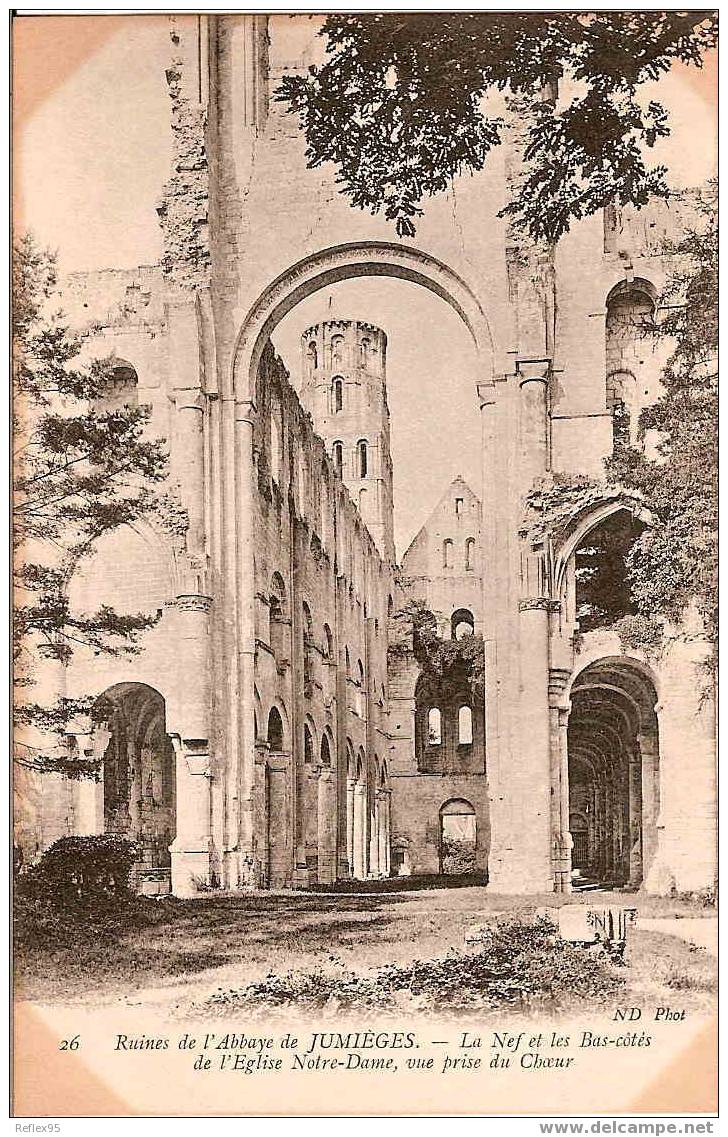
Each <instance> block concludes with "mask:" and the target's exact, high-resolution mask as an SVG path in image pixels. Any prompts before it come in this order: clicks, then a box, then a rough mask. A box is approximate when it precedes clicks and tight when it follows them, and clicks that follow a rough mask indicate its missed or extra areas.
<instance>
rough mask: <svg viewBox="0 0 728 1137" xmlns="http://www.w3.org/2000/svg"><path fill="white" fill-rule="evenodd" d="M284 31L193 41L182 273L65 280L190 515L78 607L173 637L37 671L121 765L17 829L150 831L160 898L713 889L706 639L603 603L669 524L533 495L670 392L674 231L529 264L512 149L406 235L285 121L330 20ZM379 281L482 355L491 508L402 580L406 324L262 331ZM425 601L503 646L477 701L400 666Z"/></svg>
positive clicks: (116, 539) (113, 393) (433, 522)
mask: <svg viewBox="0 0 728 1137" xmlns="http://www.w3.org/2000/svg"><path fill="white" fill-rule="evenodd" d="M294 22H295V23H296V29H295V34H291V33H290V30H287V31H286V34H285V35H284V34H283V33H282V28H283V19H282V18H269V17H266V16H263V15H250V14H248V15H209V16H201V17H196V18H194V19H192V18H190V19H181V20H178V21H176V22H175V21H172V22H171V24H170V28H171V32H170V63H169V67H168V70H167V72H166V82H167V85H168V90H169V96H170V111H171V115H170V130H171V131H172V134H173V138H174V147H175V163H174V169H173V171H172V173H171V176H170V180H169V181H168V183H167V184H166V186H165V187H164V188H163V190H162V187H160V191H161V192H162V198H161V203H160V207H159V215H160V223H161V225H162V230H163V233H164V242H165V244H164V256H163V258H162V262H161V263H160V264H159V265H156V266H147V267H142V268H139V269H138V270H127V269H123V270H121V269H119V270H115V269H114V268H113V267H112V268H109V269H108V271H101V272H97V273H89V274H77V275H75V276H71V277H70V278H69V279H68V280H67V281H66V282H65V283H64V286H63V290H62V303H63V306H64V309H65V311H66V312H67V313H68V315H69V318H70V319H71V320H72V321H73V323H74V326H75V327H77V328H79V329H81V330H85V332H86V333H87V342H86V346H85V351H86V352H87V353H88V356H89V357H104V356H108V355H113V356H114V357H115V358H116V359H118V366H117V367H116V370H115V380H114V383H113V384H112V385H110V387H109V390H108V393H107V395H106V397H105V405H106V406H107V407H113V406H114V405H122V404H124V403H125V402H131V403H132V404H134V405H137V404H138V405H142V404H149V405H151V407H152V411H153V413H152V419H151V429H152V430H153V431H154V432H156V433H157V434H158V435H159V436H161V437H164V438H165V439H167V440H168V443H169V447H170V464H171V465H170V486H171V488H172V489H173V490H174V493H175V494H176V495H177V496H178V499H179V502H180V506H181V509H182V511H183V512H184V523H180V525H179V526H178V527H177V529H176V530H174V528H173V527H167V528H166V529H163V528H161V527H158V526H156V525H153V524H151V523H150V524H149V525H137V526H135V527H134V529H133V530H132V529H126V530H120V531H117V532H116V533H114V534H113V535H110V536H108V537H106V538H104V539H102V540H101V541H100V542H99V547H98V549H97V552H96V555H95V556H94V557H93V558H91V559H90V560H89V561H88V562H86V563H85V564H84V566H83V568H82V570H81V571H80V572H79V574H78V576H77V577H76V578H74V579H73V580H72V581H71V583H70V586H69V589H70V591H69V596H70V600H71V602H72V604H77V605H79V606H81V607H83V608H84V609H85V610H88V611H93V610H94V608H95V607H98V605H99V603H102V602H103V603H108V604H111V605H113V606H114V607H116V608H118V609H119V610H120V611H131V612H136V611H145V612H150V613H156V614H158V615H159V620H158V622H157V624H156V625H155V627H154V628H153V629H152V630H151V631H150V632H149V633H148V634H147V635H146V636H145V638H144V641H143V647H142V651H141V652H140V654H138V655H132V656H128V657H124V656H119V657H113V656H94V655H93V654H92V653H91V652H85V651H84V649H83V648H79V650H78V651H76V652H75V653H74V655H73V658H72V660H71V661H70V662H69V663H68V664H65V663H64V662H62V661H61V660H58V659H54V658H50V657H49V658H47V659H46V660H45V662H44V675H43V683H44V684H45V687H46V690H51V691H54V692H56V693H58V694H63V693H67V694H69V695H71V696H74V697H75V696H78V695H81V694H91V695H93V696H95V697H97V698H98V699H99V700H100V701H101V705H103V707H104V708H105V712H104V716H103V718H102V720H99V719H98V718H97V719H96V720H94V721H92V720H91V719H89V722H88V723H87V724H85V725H84V724H81V726H79V729H78V732H77V733H75V734H69V735H68V736H67V745H68V747H69V748H70V749H71V751H72V752H77V753H78V754H82V755H89V756H96V757H98V758H101V759H102V760H103V761H102V777H101V778H100V779H99V780H98V781H95V780H93V779H81V780H78V781H72V780H68V779H66V778H65V777H64V776H63V775H61V774H44V775H42V776H35V775H33V774H31V773H26V774H24V775H23V777H22V778H19V779H18V781H19V783H20V784H19V785H18V793H19V795H20V797H21V799H22V801H21V807H20V808H19V811H18V838H17V839H18V841H19V842H20V844H21V845H22V846H23V848H24V850H25V854H26V857H27V858H28V859H32V858H33V857H34V856H36V855H37V853H38V852H39V851H40V850H42V849H44V848H47V847H48V846H49V845H50V844H51V843H52V842H53V841H54V840H56V839H57V838H58V837H60V836H63V835H65V834H69V833H75V834H94V833H102V832H107V831H108V832H116V833H119V834H123V835H126V836H129V837H132V838H133V839H134V840H135V841H136V842H137V845H138V848H139V861H138V863H137V865H136V868H135V874H134V878H135V883H136V887H137V888H138V889H139V890H140V891H142V892H144V893H146V894H149V895H153V894H162V893H165V892H170V891H171V892H172V893H174V894H175V895H178V896H193V895H196V894H197V893H198V892H200V891H201V890H205V889H210V888H222V889H227V890H238V889H250V888H253V889H262V888H272V889H280V888H307V887H310V886H315V885H330V884H333V883H334V882H336V881H341V880H348V879H353V880H365V879H368V878H377V877H388V876H396V875H401V874H437V873H441V872H447V871H450V869H449V865H448V863H446V862H447V859H448V856H449V855H450V848H451V846H452V847H468V848H470V850H471V854H470V861H469V862H468V864H469V868H472V869H473V870H474V871H475V872H476V873H478V874H479V876H480V879H482V880H483V881H485V880H486V879H487V887H488V889H489V890H491V891H493V892H501V893H509V894H519V893H520V894H523V893H545V892H554V891H556V892H568V891H569V890H570V889H571V887H572V874H573V872H574V870H578V871H580V872H581V873H582V874H583V875H585V876H588V877H590V878H592V879H594V880H596V881H601V882H604V883H610V884H617V885H630V886H632V887H635V888H637V887H644V888H646V889H647V890H649V891H650V892H656V893H666V892H669V891H670V890H678V891H689V890H698V889H703V888H706V887H710V886H712V884H713V882H714V879H715V876H716V833H715V830H716V772H715V736H714V713H713V708H712V706H711V704H710V701H709V700H705V699H703V698H701V695H700V692H699V684H698V683H697V681H696V674H697V670H696V669H698V668H699V667H700V664H701V661H702V660H704V658H705V656H706V653H707V646H706V643H705V640H704V638H703V637H702V636H701V634H700V627H699V626H698V624H697V623H696V617H695V615H694V613H692V612H687V613H686V615H685V621H686V622H687V623H688V624H690V621H693V623H695V628H694V633H695V634H693V635H692V636H690V637H681V638H676V639H675V640H674V642H672V643H671V644H670V645H668V646H667V648H666V649H665V650H664V651H663V653H662V654H661V656H660V657H659V658H657V659H656V658H648V657H647V656H646V655H645V654H644V652H643V651H641V650H638V649H634V648H630V647H629V646H627V645H625V644H623V643H622V642H621V641H620V639H619V637H618V636H617V634H616V633H615V632H614V631H613V630H611V629H610V628H609V627H607V626H603V625H602V624H600V622H599V621H598V620H597V619H594V618H593V613H590V612H589V611H588V610H587V609H586V608H585V606H584V604H583V602H582V597H581V595H580V587H581V585H580V580H581V579H582V577H581V575H580V569H581V567H582V566H583V565H584V563H585V558H587V559H588V557H589V555H590V550H591V549H593V548H594V547H599V540H598V537H599V534H600V533H604V532H605V531H607V530H608V531H609V534H610V540H611V542H612V546H611V547H619V543H620V541H621V542H622V543H624V542H626V541H627V540H628V539H629V537H630V535H632V534H633V533H634V530H635V527H637V528H639V527H641V526H645V525H649V524H650V518H649V515H647V514H646V512H645V510H644V508H643V507H642V505H641V503H640V502H639V501H638V500H636V499H634V498H632V497H630V496H629V495H628V494H626V493H621V492H619V491H618V490H617V489H613V490H609V491H607V490H605V492H604V493H603V494H600V495H599V494H594V495H592V497H591V499H590V500H589V501H588V503H586V504H582V505H580V507H579V508H578V509H577V510H575V511H574V512H573V513H572V514H571V515H568V516H560V517H559V518H558V520H550V519H549V518H548V517H547V518H546V521H545V522H544V524H542V525H539V524H538V523H537V522H538V519H536V521H534V519H533V517H532V516H530V515H529V512H528V509H527V505H526V500H525V499H526V495H528V494H529V492H530V491H532V490H533V489H534V487H535V488H538V487H550V486H553V485H554V484H555V482H556V481H558V479H559V478H562V479H568V478H578V477H588V478H593V479H595V480H596V481H599V480H600V479H603V477H604V468H603V462H604V459H605V457H607V456H608V455H609V453H610V452H611V448H612V445H613V433H614V429H615V421H616V420H617V419H618V420H619V422H620V424H622V428H624V423H625V421H626V422H627V429H630V426H629V424H630V423H632V424H634V423H635V422H636V418H637V415H638V413H639V410H640V409H641V407H642V406H644V405H646V404H647V403H649V402H650V401H654V399H655V398H656V394H657V392H658V390H659V382H660V372H661V366H662V364H663V362H664V351H665V348H664V345H662V344H661V343H653V342H652V341H651V340H649V339H647V338H645V337H644V336H641V335H640V331H639V328H640V320H641V318H642V317H643V316H644V315H645V314H647V315H649V316H651V315H652V314H653V313H654V311H655V305H656V303H657V299H658V297H659V295H660V290H661V287H662V285H663V283H664V281H665V279H666V275H667V273H668V272H669V267H670V266H669V264H668V263H667V258H666V257H665V255H664V253H663V252H662V249H663V243H662V242H663V238H664V235H665V233H667V232H670V231H671V228H672V227H674V226H675V225H676V223H677V222H676V218H675V216H674V211H673V210H671V207H669V206H668V205H660V206H659V207H658V206H655V207H650V208H648V209H645V210H643V211H642V212H639V213H638V212H636V211H630V210H619V211H618V210H616V209H608V210H605V211H604V213H603V214H602V215H598V216H593V217H590V218H588V219H586V220H584V221H583V222H581V223H579V224H578V225H577V226H575V227H574V229H573V230H572V232H570V233H569V234H568V235H567V236H566V237H565V238H564V239H563V240H562V241H561V242H560V243H559V245H558V247H557V248H556V249H555V250H553V251H549V252H543V251H542V250H539V249H535V248H533V247H531V246H529V245H528V243H527V242H526V241H525V240H524V239H523V238H521V237H518V236H516V235H514V234H513V233H512V232H511V231H510V230H509V228H508V225H507V222H506V221H504V220H502V219H498V218H497V214H498V211H499V209H500V208H501V206H502V204H503V202H504V200H506V195H507V190H508V185H509V182H510V180H511V179H512V178H513V177H514V176H515V173H514V169H513V155H512V153H510V152H509V151H508V147H507V146H505V147H503V148H502V150H503V153H502V154H499V155H497V156H496V157H495V158H494V160H493V162H492V163H491V164H490V165H489V167H488V170H487V172H485V173H483V174H481V175H478V176H477V177H475V178H473V179H470V180H469V184H468V188H467V192H464V193H463V195H462V199H461V200H460V202H459V205H458V214H457V217H456V216H455V213H454V210H453V209H452V208H451V207H450V205H449V203H448V202H447V201H439V202H437V201H433V202H432V203H431V204H428V206H427V208H426V211H425V216H424V217H423V219H422V222H421V224H420V225H419V227H418V232H417V236H416V238H415V239H413V240H404V239H403V240H397V239H395V238H394V235H393V230H392V229H391V227H390V226H389V225H388V223H387V222H386V221H385V220H384V219H383V218H381V217H372V216H369V215H368V214H366V213H364V212H361V211H358V210H354V209H352V208H351V207H350V206H349V205H348V204H347V202H346V200H344V199H343V198H342V197H341V196H340V195H339V194H338V193H337V192H336V187H335V185H334V182H333V177H332V173H331V170H329V169H327V168H320V169H308V168H307V166H306V161H305V154H304V149H305V142H304V139H303V137H302V135H301V133H300V131H299V128H298V125H297V122H296V120H295V118H294V116H291V115H286V114H285V113H284V111H283V108H282V107H281V106H280V104H278V103H277V102H276V101H275V100H274V99H273V92H274V90H275V87H276V85H277V83H278V82H279V80H280V76H281V75H283V74H284V73H290V72H291V71H295V70H296V69H297V68H298V69H304V70H305V68H306V67H307V66H308V63H309V62H310V60H311V54H310V53H311V51H312V50H313V42H314V38H315V31H316V22H315V21H314V20H311V19H309V18H308V17H307V16H299V17H296V18H295V20H294ZM292 45H293V46H295V53H294V55H292V51H293V48H292ZM358 277H386V278H397V279H400V280H403V281H407V282H409V283H411V284H415V285H418V286H420V287H422V288H424V289H428V290H430V292H432V293H434V294H435V295H436V296H437V297H439V298H440V300H441V302H442V304H443V305H449V306H450V307H451V308H452V309H453V310H454V311H455V313H457V315H458V317H459V318H460V320H461V321H462V322H463V325H464V327H465V328H466V330H467V333H468V334H469V336H470V337H471V338H472V341H473V344H474V349H475V352H476V356H477V366H478V381H477V400H478V403H477V405H478V406H479V411H480V419H481V427H482V486H471V485H469V484H468V483H467V482H466V481H464V480H463V479H456V480H455V481H453V482H452V484H450V485H443V487H442V497H441V501H440V504H439V505H438V506H437V508H436V509H435V511H434V512H433V513H431V515H430V516H429V517H428V518H425V519H423V526H422V529H421V530H420V532H419V533H418V535H417V536H416V537H415V539H414V540H413V541H412V543H411V545H410V547H409V548H408V549H407V551H406V553H405V554H404V555H403V557H402V559H401V564H400V565H398V564H397V563H396V554H395V544H394V520H393V519H394V491H393V465H392V458H391V450H390V421H389V409H388V403H387V351H388V349H389V351H390V352H393V351H394V350H396V344H395V343H394V342H392V343H389V344H388V341H387V328H386V327H379V326H376V325H375V324H374V323H372V322H370V321H369V320H368V317H367V312H366V311H343V310H342V311H333V312H332V313H331V316H330V318H329V319H326V320H324V321H322V322H320V323H318V324H316V325H314V326H311V327H310V328H308V329H307V330H306V331H305V332H304V334H303V337H302V340H301V345H300V356H299V357H298V358H293V359H286V360H283V359H281V358H279V357H278V356H277V355H276V352H275V351H274V349H273V347H272V345H271V343H270V337H271V335H272V333H273V332H274V330H275V329H276V327H277V326H278V325H279V324H280V322H281V321H282V320H283V318H284V317H285V316H286V315H287V314H288V313H289V312H290V311H292V310H293V309H294V308H295V306H296V305H298V304H299V303H300V302H301V301H303V300H305V299H306V298H308V297H309V296H311V295H313V294H314V293H316V292H318V291H320V290H326V289H332V288H333V287H334V286H335V285H336V284H337V283H339V282H341V281H344V280H348V279H352V278H358ZM429 334H436V329H430V330H429ZM434 429H436V425H435V424H433V430H434ZM415 601H422V602H423V604H424V605H426V607H427V608H428V609H429V610H431V611H432V612H433V613H435V614H436V618H437V620H438V629H437V631H438V635H439V638H440V640H442V641H451V642H453V643H464V642H465V641H466V639H467V637H469V636H473V635H474V636H476V637H478V640H477V642H478V643H481V642H482V646H483V653H484V660H483V668H482V671H483V675H484V685H483V689H482V692H481V691H479V690H477V689H475V687H474V686H473V684H471V683H468V682H466V680H465V678H463V679H462V682H458V681H453V680H452V679H449V680H448V681H447V682H445V681H444V680H443V681H442V683H439V682H438V679H437V676H436V675H434V674H432V673H428V672H425V671H423V669H422V666H421V659H419V658H418V654H417V651H416V645H415V644H414V643H413V642H409V643H408V642H402V641H401V637H400V640H399V641H398V650H396V651H394V650H392V648H393V641H394V635H395V630H394V629H395V624H396V623H397V621H398V620H399V624H397V627H398V628H401V618H400V616H399V614H400V613H401V612H402V611H403V610H404V609H406V607H407V605H408V604H411V603H412V602H415ZM398 634H399V633H398ZM481 637H482V640H481ZM474 642H475V641H474Z"/></svg>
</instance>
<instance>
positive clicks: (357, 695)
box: [268, 572, 366, 717]
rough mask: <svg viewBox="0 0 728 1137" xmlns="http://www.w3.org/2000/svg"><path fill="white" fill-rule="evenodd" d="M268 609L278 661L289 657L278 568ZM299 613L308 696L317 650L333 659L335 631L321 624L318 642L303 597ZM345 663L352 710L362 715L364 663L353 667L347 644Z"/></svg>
mask: <svg viewBox="0 0 728 1137" xmlns="http://www.w3.org/2000/svg"><path fill="white" fill-rule="evenodd" d="M268 612H269V621H270V629H269V641H268V642H269V644H270V649H271V651H272V652H273V655H274V656H275V657H276V660H277V661H278V662H279V663H280V662H282V661H283V660H285V659H287V657H288V650H289V649H288V643H289V638H288V636H289V632H288V628H289V617H288V610H287V604H286V588H285V585H284V583H283V578H282V576H281V575H280V573H278V572H276V573H274V574H273V576H272V578H271V590H270V596H269V599H268ZM301 614H302V617H303V621H302V637H303V687H304V694H305V695H307V696H308V697H310V695H311V694H312V693H313V682H314V666H315V656H316V652H319V653H320V654H321V656H322V657H323V659H325V660H328V661H331V662H335V660H336V648H335V643H334V634H333V632H332V630H331V628H330V626H329V624H328V623H325V624H324V625H323V639H322V641H321V643H320V644H317V642H316V637H315V634H314V623H313V616H312V615H311V608H310V606H309V604H308V602H307V601H305V600H304V601H303V603H302V605H301ZM344 664H345V669H346V679H347V682H348V683H349V684H351V685H352V686H353V688H354V706H355V710H356V711H357V713H358V714H359V715H361V716H362V717H363V715H364V708H365V703H366V682H365V672H364V664H363V663H362V661H361V659H357V661H356V664H355V666H354V667H353V668H352V664H351V655H350V652H349V648H348V646H347V647H345V648H344Z"/></svg>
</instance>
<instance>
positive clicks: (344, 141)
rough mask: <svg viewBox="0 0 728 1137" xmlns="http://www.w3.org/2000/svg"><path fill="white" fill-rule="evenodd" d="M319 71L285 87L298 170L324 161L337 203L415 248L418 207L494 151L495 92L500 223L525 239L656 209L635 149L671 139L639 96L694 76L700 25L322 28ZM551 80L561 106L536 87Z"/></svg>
mask: <svg viewBox="0 0 728 1137" xmlns="http://www.w3.org/2000/svg"><path fill="white" fill-rule="evenodd" d="M320 34H321V35H323V36H325V37H326V39H327V48H326V50H327V55H328V58H327V59H326V61H325V62H324V63H323V64H322V65H321V66H318V67H310V68H309V72H308V74H307V75H305V76H302V75H289V76H286V77H284V79H283V82H282V84H281V87H280V88H279V91H278V94H277V97H278V99H279V100H280V101H282V102H284V103H285V104H286V106H287V109H288V111H289V112H291V113H295V114H297V115H298V116H299V117H300V120H301V125H302V128H303V129H304V131H305V135H306V140H307V152H306V154H307V160H308V164H309V165H310V166H318V165H321V164H322V163H324V162H333V163H335V165H336V166H337V167H338V173H337V181H338V183H339V185H340V186H341V192H342V193H344V194H346V195H347V196H349V197H350V199H351V201H352V204H353V205H355V206H358V207H359V208H361V209H368V210H370V211H371V212H372V213H377V212H378V211H380V210H383V211H384V215H385V217H386V218H387V219H388V220H390V221H393V222H394V223H395V225H396V228H397V232H398V234H399V235H400V236H413V235H414V232H415V226H414V221H413V219H414V218H415V217H417V216H419V215H421V214H422V208H421V202H422V200H423V199H424V198H426V197H429V196H432V195H434V194H437V193H441V192H443V191H444V190H445V189H447V187H448V185H449V184H450V182H451V180H452V178H453V177H455V176H456V175H458V174H462V173H466V172H473V171H477V170H481V169H483V167H484V165H485V163H486V160H487V159H488V157H489V155H490V153H491V151H492V150H493V149H494V148H495V147H497V146H498V145H499V144H501V142H503V140H504V138H505V136H506V133H507V129H508V123H507V117H506V116H505V115H504V113H503V108H502V105H501V104H502V103H503V99H502V98H501V99H500V100H494V99H492V98H488V96H490V95H493V94H497V93H499V92H500V93H501V94H502V95H503V96H505V97H506V98H509V97H510V98H515V99H516V100H517V102H518V108H517V110H518V115H517V118H518V122H519V130H522V131H523V157H524V159H525V163H526V167H525V173H524V176H523V177H522V178H521V179H520V183H519V185H518V186H517V187H516V189H515V191H514V196H513V198H512V200H511V201H510V202H508V203H507V205H506V207H505V209H504V212H505V213H506V214H508V215H510V217H511V219H512V221H513V223H514V224H515V225H516V226H517V227H519V228H521V229H523V230H526V231H527V232H529V233H530V234H531V236H532V237H533V238H535V239H537V240H546V241H555V240H557V239H558V238H559V237H560V236H562V235H563V234H564V233H565V232H566V231H567V230H568V229H569V227H570V224H571V222H572V221H574V220H577V219H578V218H580V217H584V216H587V215H589V214H591V213H594V212H595V210H597V209H599V208H601V207H602V206H604V205H606V204H607V203H608V202H610V201H616V202H620V203H622V204H627V203H631V204H633V205H637V206H642V205H644V204H645V203H646V202H647V200H648V198H649V197H650V196H651V195H658V196H662V197H664V196H667V193H668V188H667V184H666V182H665V169H664V168H663V167H659V166H658V167H652V168H650V167H649V166H648V165H646V163H645V157H644V150H645V149H649V148H650V147H652V146H654V143H655V142H656V140H657V139H658V138H660V137H661V136H664V135H666V134H667V133H668V132H669V129H668V123H667V114H666V112H665V109H664V107H663V106H661V104H660V103H658V102H656V101H654V100H652V101H649V102H648V103H647V105H646V106H644V105H642V103H641V102H640V98H639V95H640V93H641V92H640V88H641V87H642V86H643V85H644V84H645V83H647V82H649V81H650V80H656V79H658V78H659V77H660V76H661V75H663V74H665V73H666V72H667V71H668V70H669V68H670V66H671V64H672V63H673V62H674V61H675V60H679V61H681V62H683V63H686V64H690V65H694V66H701V64H702V60H703V57H704V54H705V52H706V51H707V50H709V49H711V48H713V47H714V46H715V44H716V41H717V17H716V16H715V14H714V13H712V12H704V11H690V12H665V11H650V12H624V11H615V12H609V11H602V12H596V13H585V12H447V13H443V12H435V13H417V14H409V13H407V14H405V13H366V14H356V15H341V14H338V15H330V16H328V17H327V18H326V21H325V23H324V25H323V27H322V30H321V33H320ZM561 75H564V76H565V77H566V78H568V79H569V80H570V81H571V93H570V94H569V96H568V97H566V98H564V99H563V100H560V101H559V102H558V103H554V101H553V100H551V99H548V98H542V97H541V96H542V94H543V93H544V90H545V88H548V85H549V84H551V85H552V84H553V82H554V80H555V79H557V78H558V77H559V76H561Z"/></svg>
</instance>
